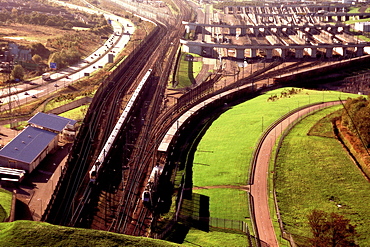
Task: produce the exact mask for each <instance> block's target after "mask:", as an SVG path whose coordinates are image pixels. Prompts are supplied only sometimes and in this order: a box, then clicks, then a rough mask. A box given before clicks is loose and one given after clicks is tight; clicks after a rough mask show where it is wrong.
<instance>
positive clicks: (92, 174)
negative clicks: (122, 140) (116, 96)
mask: <svg viewBox="0 0 370 247" xmlns="http://www.w3.org/2000/svg"><path fill="white" fill-rule="evenodd" d="M151 73H152V69H149V70H148V71H147V72H146V73H145V75H144V77H143V79H142V80H141V81H140V83H139V85H138V86H137V87H136V89H135V91H134V93H133V94H132V95H131V98H130V100H129V101H128V103H127V105H126V107H125V109H124V110H123V112H122V114H121V116H120V118H119V119H118V121H117V123H116V125H115V126H114V128H113V131H112V132H111V133H110V135H109V137H108V139H107V141H106V142H105V144H104V146H103V149H102V150H101V151H100V153H99V155H98V158H97V159H96V160H95V162H94V165H93V166H92V168H91V169H90V171H89V176H90V183H92V184H95V182H96V179H97V177H98V175H99V171H100V169H101V167H102V165H103V164H104V161H105V157H107V155H108V154H109V152H110V150H111V148H112V146H113V144H114V143H115V140H116V138H117V136H118V134H119V132H120V130H121V128H122V126H123V125H124V124H125V122H126V119H127V117H128V116H129V114H130V113H131V110H132V108H133V107H134V106H135V102H136V100H137V98H138V96H139V95H140V92H141V90H142V89H143V87H144V85H145V83H146V82H147V81H148V78H149V76H150V75H151Z"/></svg>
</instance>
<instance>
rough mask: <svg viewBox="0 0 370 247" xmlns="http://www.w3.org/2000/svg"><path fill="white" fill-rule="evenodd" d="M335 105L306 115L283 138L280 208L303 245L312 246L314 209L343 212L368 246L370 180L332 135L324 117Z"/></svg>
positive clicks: (360, 238)
mask: <svg viewBox="0 0 370 247" xmlns="http://www.w3.org/2000/svg"><path fill="white" fill-rule="evenodd" d="M332 111H333V109H327V110H323V111H320V112H317V113H316V114H314V115H311V116H309V117H307V118H305V119H304V120H302V121H301V122H300V123H299V124H297V125H296V126H295V127H294V128H293V130H292V131H291V132H290V133H289V134H288V136H287V137H286V138H285V139H284V142H283V146H282V148H281V151H280V152H279V156H278V160H277V164H278V168H277V170H276V175H277V180H276V181H277V185H276V187H277V195H278V197H277V198H278V201H279V208H280V212H281V215H282V219H283V222H284V225H285V227H286V230H287V231H288V232H289V233H291V234H293V236H294V238H295V240H296V241H297V242H298V244H299V246H307V247H308V246H309V245H307V244H306V243H307V238H308V237H311V236H310V228H309V226H308V220H307V215H308V214H309V213H311V212H312V210H313V209H319V210H323V211H326V212H329V213H330V212H335V213H338V214H342V215H344V216H345V217H346V218H348V219H350V220H351V223H352V224H354V225H356V226H357V228H356V229H357V231H358V233H359V237H358V241H359V244H360V246H370V238H369V234H368V233H369V231H370V225H369V222H370V212H369V210H368V205H369V204H370V194H369V191H370V183H369V181H367V180H366V179H365V177H364V176H363V175H362V173H361V171H360V170H359V169H358V168H357V166H356V165H355V164H354V163H353V161H352V160H351V158H350V157H349V155H348V154H347V152H346V151H345V150H344V149H343V147H342V145H341V144H340V143H339V142H338V140H337V139H335V138H333V136H331V135H330V133H329V132H330V131H329V130H330V128H331V126H330V125H331V123H330V122H329V121H328V120H327V121H323V120H321V121H320V119H322V118H323V117H325V116H326V115H327V114H329V113H330V112H332ZM317 123H319V124H317ZM313 127H314V128H313ZM309 132H310V134H311V135H307V133H309ZM325 133H326V134H325ZM316 134H318V135H319V136H316Z"/></svg>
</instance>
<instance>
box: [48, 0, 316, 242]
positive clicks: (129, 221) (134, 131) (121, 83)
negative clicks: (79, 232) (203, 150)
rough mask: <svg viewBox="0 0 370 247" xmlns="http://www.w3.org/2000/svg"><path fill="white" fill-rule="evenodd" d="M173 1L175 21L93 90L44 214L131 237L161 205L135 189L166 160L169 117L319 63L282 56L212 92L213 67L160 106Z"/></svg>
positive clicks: (175, 41)
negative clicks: (132, 99)
mask: <svg viewBox="0 0 370 247" xmlns="http://www.w3.org/2000/svg"><path fill="white" fill-rule="evenodd" d="M177 4H178V6H180V9H181V13H183V15H182V16H181V17H180V18H178V19H177V22H174V23H173V21H174V20H171V23H172V25H169V24H168V22H167V26H164V25H162V24H158V26H157V28H156V29H155V30H154V31H153V32H152V33H151V34H150V35H149V36H148V37H147V39H146V40H144V41H143V42H142V43H141V45H140V47H139V48H138V49H137V51H136V53H133V54H131V55H130V56H129V57H128V58H126V60H125V61H124V62H123V63H121V65H120V66H119V68H118V69H117V70H116V71H115V72H113V73H112V75H110V76H109V78H108V79H107V80H105V81H104V82H103V85H102V86H101V88H100V89H99V90H98V92H97V94H96V96H95V97H94V100H93V102H92V104H91V106H90V108H89V111H88V113H87V116H86V118H85V120H84V123H83V126H82V127H81V130H80V132H79V136H78V137H77V138H78V141H76V143H75V144H74V146H73V149H72V152H71V155H70V157H69V160H68V163H67V166H66V170H65V171H64V172H63V175H62V177H61V180H60V182H59V183H58V186H57V189H56V192H55V194H54V196H53V199H52V202H51V203H50V204H49V206H48V209H47V210H46V212H45V214H44V215H43V219H44V220H45V221H47V222H50V223H53V224H60V225H67V226H75V227H85V228H93V229H99V230H106V231H111V232H116V233H123V234H128V235H134V236H151V232H150V230H149V229H151V227H150V225H151V224H152V223H154V225H155V223H156V220H157V219H158V217H159V213H160V211H159V208H161V207H158V205H160V204H161V203H163V202H165V201H166V198H163V197H162V198H160V197H159V196H156V197H155V200H154V203H153V204H152V205H151V207H145V206H144V205H143V203H142V200H141V195H142V192H143V190H144V188H145V186H146V181H147V180H148V177H149V174H150V172H151V170H152V168H153V167H154V166H156V165H161V166H163V165H164V164H165V159H166V155H168V154H161V153H158V152H157V148H158V146H159V144H160V141H161V140H162V139H163V137H164V135H165V134H166V131H167V130H168V129H169V127H170V126H171V125H172V124H173V123H174V121H176V119H177V118H178V117H179V116H180V115H181V114H183V113H184V112H185V111H187V110H188V109H190V108H191V107H192V106H194V105H195V104H197V103H199V102H201V101H203V100H204V99H206V98H207V97H211V96H213V95H215V94H217V93H220V92H222V91H226V90H228V89H230V88H236V87H239V86H240V85H243V84H247V83H250V82H257V81H260V80H263V79H267V78H273V77H275V76H277V75H279V74H282V73H283V72H284V73H287V72H289V71H292V72H293V71H295V70H298V69H304V68H306V67H308V66H313V65H315V64H316V63H319V62H310V63H304V62H296V63H292V64H291V65H289V66H285V67H283V68H279V67H278V66H279V65H280V64H281V63H282V61H280V60H277V61H275V62H273V63H271V64H269V65H268V66H266V68H264V69H261V70H259V71H256V72H255V73H253V74H252V75H250V76H249V77H246V78H244V79H242V80H239V81H237V82H236V83H233V84H232V85H229V86H227V87H224V88H222V89H220V90H219V91H217V92H216V91H215V87H214V85H215V83H216V82H217V81H218V80H219V78H220V77H221V73H217V74H216V75H215V76H214V77H213V78H211V79H210V80H208V81H207V82H205V83H203V84H201V85H199V86H198V87H196V88H194V89H193V90H191V91H189V92H188V93H185V94H184V95H183V96H181V97H180V98H179V99H178V101H177V103H176V104H175V105H173V106H172V107H168V108H166V109H164V108H163V101H164V93H165V89H166V86H167V83H168V78H169V75H170V71H171V64H170V63H168V61H173V60H174V57H175V55H176V53H177V46H178V45H179V37H180V36H181V35H182V33H183V26H182V25H181V21H182V20H188V19H189V17H190V11H189V10H188V9H187V8H186V6H184V5H183V4H184V3H182V2H180V1H179V2H177ZM149 69H153V75H154V76H153V77H151V78H150V79H148V88H146V89H145V90H144V91H143V94H141V95H140V96H139V100H138V103H137V105H135V106H134V108H133V112H132V113H131V114H129V115H128V117H127V120H126V121H125V123H124V127H123V128H122V129H121V131H120V132H119V134H118V136H117V140H116V141H115V143H114V144H113V143H112V150H111V151H110V153H109V154H107V157H106V159H105V160H104V164H102V163H101V164H99V165H100V166H101V168H100V169H99V175H98V176H97V179H96V183H93V184H91V182H90V177H89V171H91V169H92V168H93V166H94V164H95V163H94V162H96V160H97V157H98V156H99V153H101V150H102V148H103V145H104V143H106V142H107V140H108V139H109V138H110V136H111V133H112V130H113V128H114V125H115V123H116V122H117V119H118V117H119V115H120V114H121V112H122V109H123V108H124V107H125V104H126V101H125V98H126V97H127V96H129V95H131V94H132V92H134V91H135V88H136V87H137V85H138V83H139V82H140V81H141V80H140V78H142V77H143V73H144V72H145V71H148V70H149ZM143 71H144V72H143ZM162 155H163V156H162ZM176 169H177V167H176V164H173V165H171V167H164V170H163V173H162V176H165V177H166V180H167V181H169V185H170V184H171V182H173V177H172V176H171V174H174V173H175V172H174V171H176ZM162 201H163V202H162ZM161 205H163V204H161Z"/></svg>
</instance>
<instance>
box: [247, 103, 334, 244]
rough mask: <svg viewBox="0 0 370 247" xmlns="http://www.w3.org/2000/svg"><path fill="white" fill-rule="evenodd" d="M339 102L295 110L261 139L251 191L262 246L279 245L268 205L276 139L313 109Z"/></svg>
mask: <svg viewBox="0 0 370 247" xmlns="http://www.w3.org/2000/svg"><path fill="white" fill-rule="evenodd" d="M338 103H339V102H328V103H323V104H319V105H315V106H311V107H308V108H305V109H302V110H301V111H299V112H295V113H293V114H292V115H290V116H289V117H287V118H286V119H284V120H282V121H281V122H280V123H279V124H277V125H276V126H275V127H274V128H273V129H271V131H270V132H269V133H268V134H267V136H266V138H265V139H263V140H261V142H262V144H261V148H260V150H259V151H258V152H257V154H256V155H257V159H256V164H255V172H254V180H253V182H252V184H251V186H250V193H251V195H252V197H253V201H254V213H255V220H256V228H257V230H258V235H259V239H260V240H261V246H270V247H277V246H279V244H278V241H277V237H276V233H275V229H274V227H273V225H272V219H271V216H270V210H269V205H268V198H269V194H271V193H272V190H271V188H268V175H269V174H268V166H269V161H270V156H271V152H272V148H273V146H274V144H275V141H276V140H277V138H278V137H279V136H280V135H281V133H282V132H283V131H284V130H285V129H286V128H287V127H288V126H289V125H290V123H293V122H294V121H295V120H297V119H298V118H300V117H302V116H304V115H306V114H308V113H310V112H312V111H315V110H318V109H320V108H323V107H326V106H331V105H335V104H338ZM268 189H270V191H268Z"/></svg>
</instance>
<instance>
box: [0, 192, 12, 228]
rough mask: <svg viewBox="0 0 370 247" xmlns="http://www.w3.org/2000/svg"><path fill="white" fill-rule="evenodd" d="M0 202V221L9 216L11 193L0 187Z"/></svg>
mask: <svg viewBox="0 0 370 247" xmlns="http://www.w3.org/2000/svg"><path fill="white" fill-rule="evenodd" d="M0 202H1V203H0V222H3V221H4V220H5V219H6V218H8V217H9V216H10V208H11V205H12V193H11V192H9V191H7V190H4V189H1V188H0Z"/></svg>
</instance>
